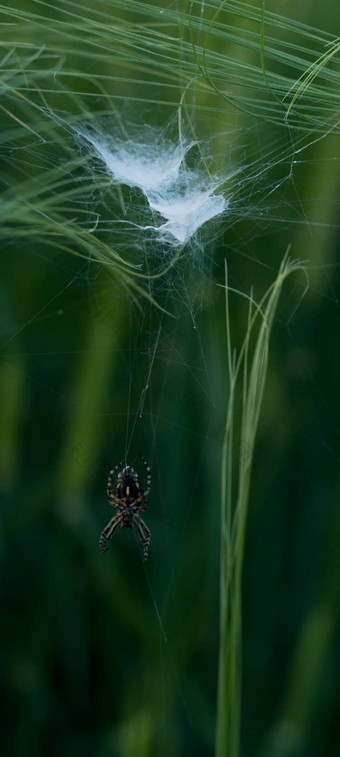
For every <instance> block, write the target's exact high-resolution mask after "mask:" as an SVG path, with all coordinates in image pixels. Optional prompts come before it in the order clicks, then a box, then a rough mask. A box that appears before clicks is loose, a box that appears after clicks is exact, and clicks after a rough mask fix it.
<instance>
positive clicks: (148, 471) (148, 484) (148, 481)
mask: <svg viewBox="0 0 340 757" xmlns="http://www.w3.org/2000/svg"><path fill="white" fill-rule="evenodd" d="M139 457H140V459H141V460H142V462H143V463H144V466H145V470H146V489H145V492H144V495H143V496H144V497H145V498H147V497H148V496H149V494H150V491H151V468H150V465H149V464H148V463H147V462H146V460H145V457H143V455H139Z"/></svg>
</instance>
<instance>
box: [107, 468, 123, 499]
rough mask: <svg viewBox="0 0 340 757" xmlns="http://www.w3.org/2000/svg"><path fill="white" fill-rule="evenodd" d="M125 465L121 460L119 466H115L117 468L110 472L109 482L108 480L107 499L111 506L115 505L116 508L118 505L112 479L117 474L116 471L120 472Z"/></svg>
mask: <svg viewBox="0 0 340 757" xmlns="http://www.w3.org/2000/svg"><path fill="white" fill-rule="evenodd" d="M123 465H124V463H123V461H122V460H121V462H120V463H118V465H115V467H114V468H112V470H110V473H109V477H108V480H107V488H106V495H107V498H108V500H109V503H110V505H114V506H115V507H117V505H116V503H115V501H114V500H115V496H114V493H113V490H112V478H113V476H114V474H115V473H116V471H117V470H119V468H122V467H123Z"/></svg>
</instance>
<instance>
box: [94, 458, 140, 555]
mask: <svg viewBox="0 0 340 757" xmlns="http://www.w3.org/2000/svg"><path fill="white" fill-rule="evenodd" d="M140 458H141V460H142V461H143V463H144V465H145V469H146V475H147V478H146V490H145V491H144V489H143V487H142V485H141V484H140V482H139V478H138V474H137V473H136V471H135V470H134V469H133V468H130V466H129V465H126V466H125V467H124V468H123V469H122V470H121V471H120V473H118V476H117V479H116V482H115V484H114V486H113V487H112V478H113V476H114V474H115V473H116V471H118V470H119V468H122V466H123V465H124V463H123V462H120V463H118V465H116V466H115V467H114V468H113V469H112V470H111V471H110V473H109V478H108V482H107V490H106V493H107V498H108V501H109V504H110V505H113V506H114V507H116V508H117V510H118V513H117V515H114V516H113V518H111V520H110V522H109V523H108V524H107V526H105V528H104V530H103V531H102V533H101V534H100V538H99V549H100V551H101V552H102V553H104V552H106V551H107V550H108V548H109V545H108V541H109V539H111V536H112V534H113V533H114V531H115V530H116V528H118V526H120V527H121V528H132V526H135V527H136V529H137V533H138V536H139V538H140V541H141V544H142V547H143V559H144V560H147V559H148V549H149V544H150V539H151V531H150V529H149V528H148V527H147V525H146V523H144V521H143V519H142V518H141V517H140V515H139V513H140V512H144V511H145V510H146V506H147V504H148V496H149V494H150V489H151V470H150V467H149V465H148V463H147V462H146V460H145V458H144V457H143V456H142V455H140Z"/></svg>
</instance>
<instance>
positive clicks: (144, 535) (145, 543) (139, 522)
mask: <svg viewBox="0 0 340 757" xmlns="http://www.w3.org/2000/svg"><path fill="white" fill-rule="evenodd" d="M133 523H134V524H135V526H136V529H137V531H138V536H139V538H140V540H141V542H142V547H143V560H145V562H146V560H147V559H148V550H149V544H150V539H151V531H150V529H149V528H148V527H147V525H146V523H144V521H143V519H142V518H140V517H139V515H135V516H134V519H133Z"/></svg>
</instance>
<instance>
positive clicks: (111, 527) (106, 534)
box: [99, 513, 123, 554]
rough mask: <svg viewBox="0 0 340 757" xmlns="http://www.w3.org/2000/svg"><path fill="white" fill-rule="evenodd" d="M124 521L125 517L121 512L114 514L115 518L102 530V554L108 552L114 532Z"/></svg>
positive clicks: (100, 542) (100, 544)
mask: <svg viewBox="0 0 340 757" xmlns="http://www.w3.org/2000/svg"><path fill="white" fill-rule="evenodd" d="M122 522H123V517H122V515H121V513H118V514H117V515H114V516H113V518H111V520H110V521H109V523H108V524H107V526H105V528H104V530H103V531H102V532H101V534H100V537H99V549H100V551H101V553H102V554H104V552H106V551H107V550H108V548H109V545H108V541H109V539H111V536H112V534H113V533H114V531H115V530H116V528H118V526H119V525H120V524H121V523H122Z"/></svg>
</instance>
